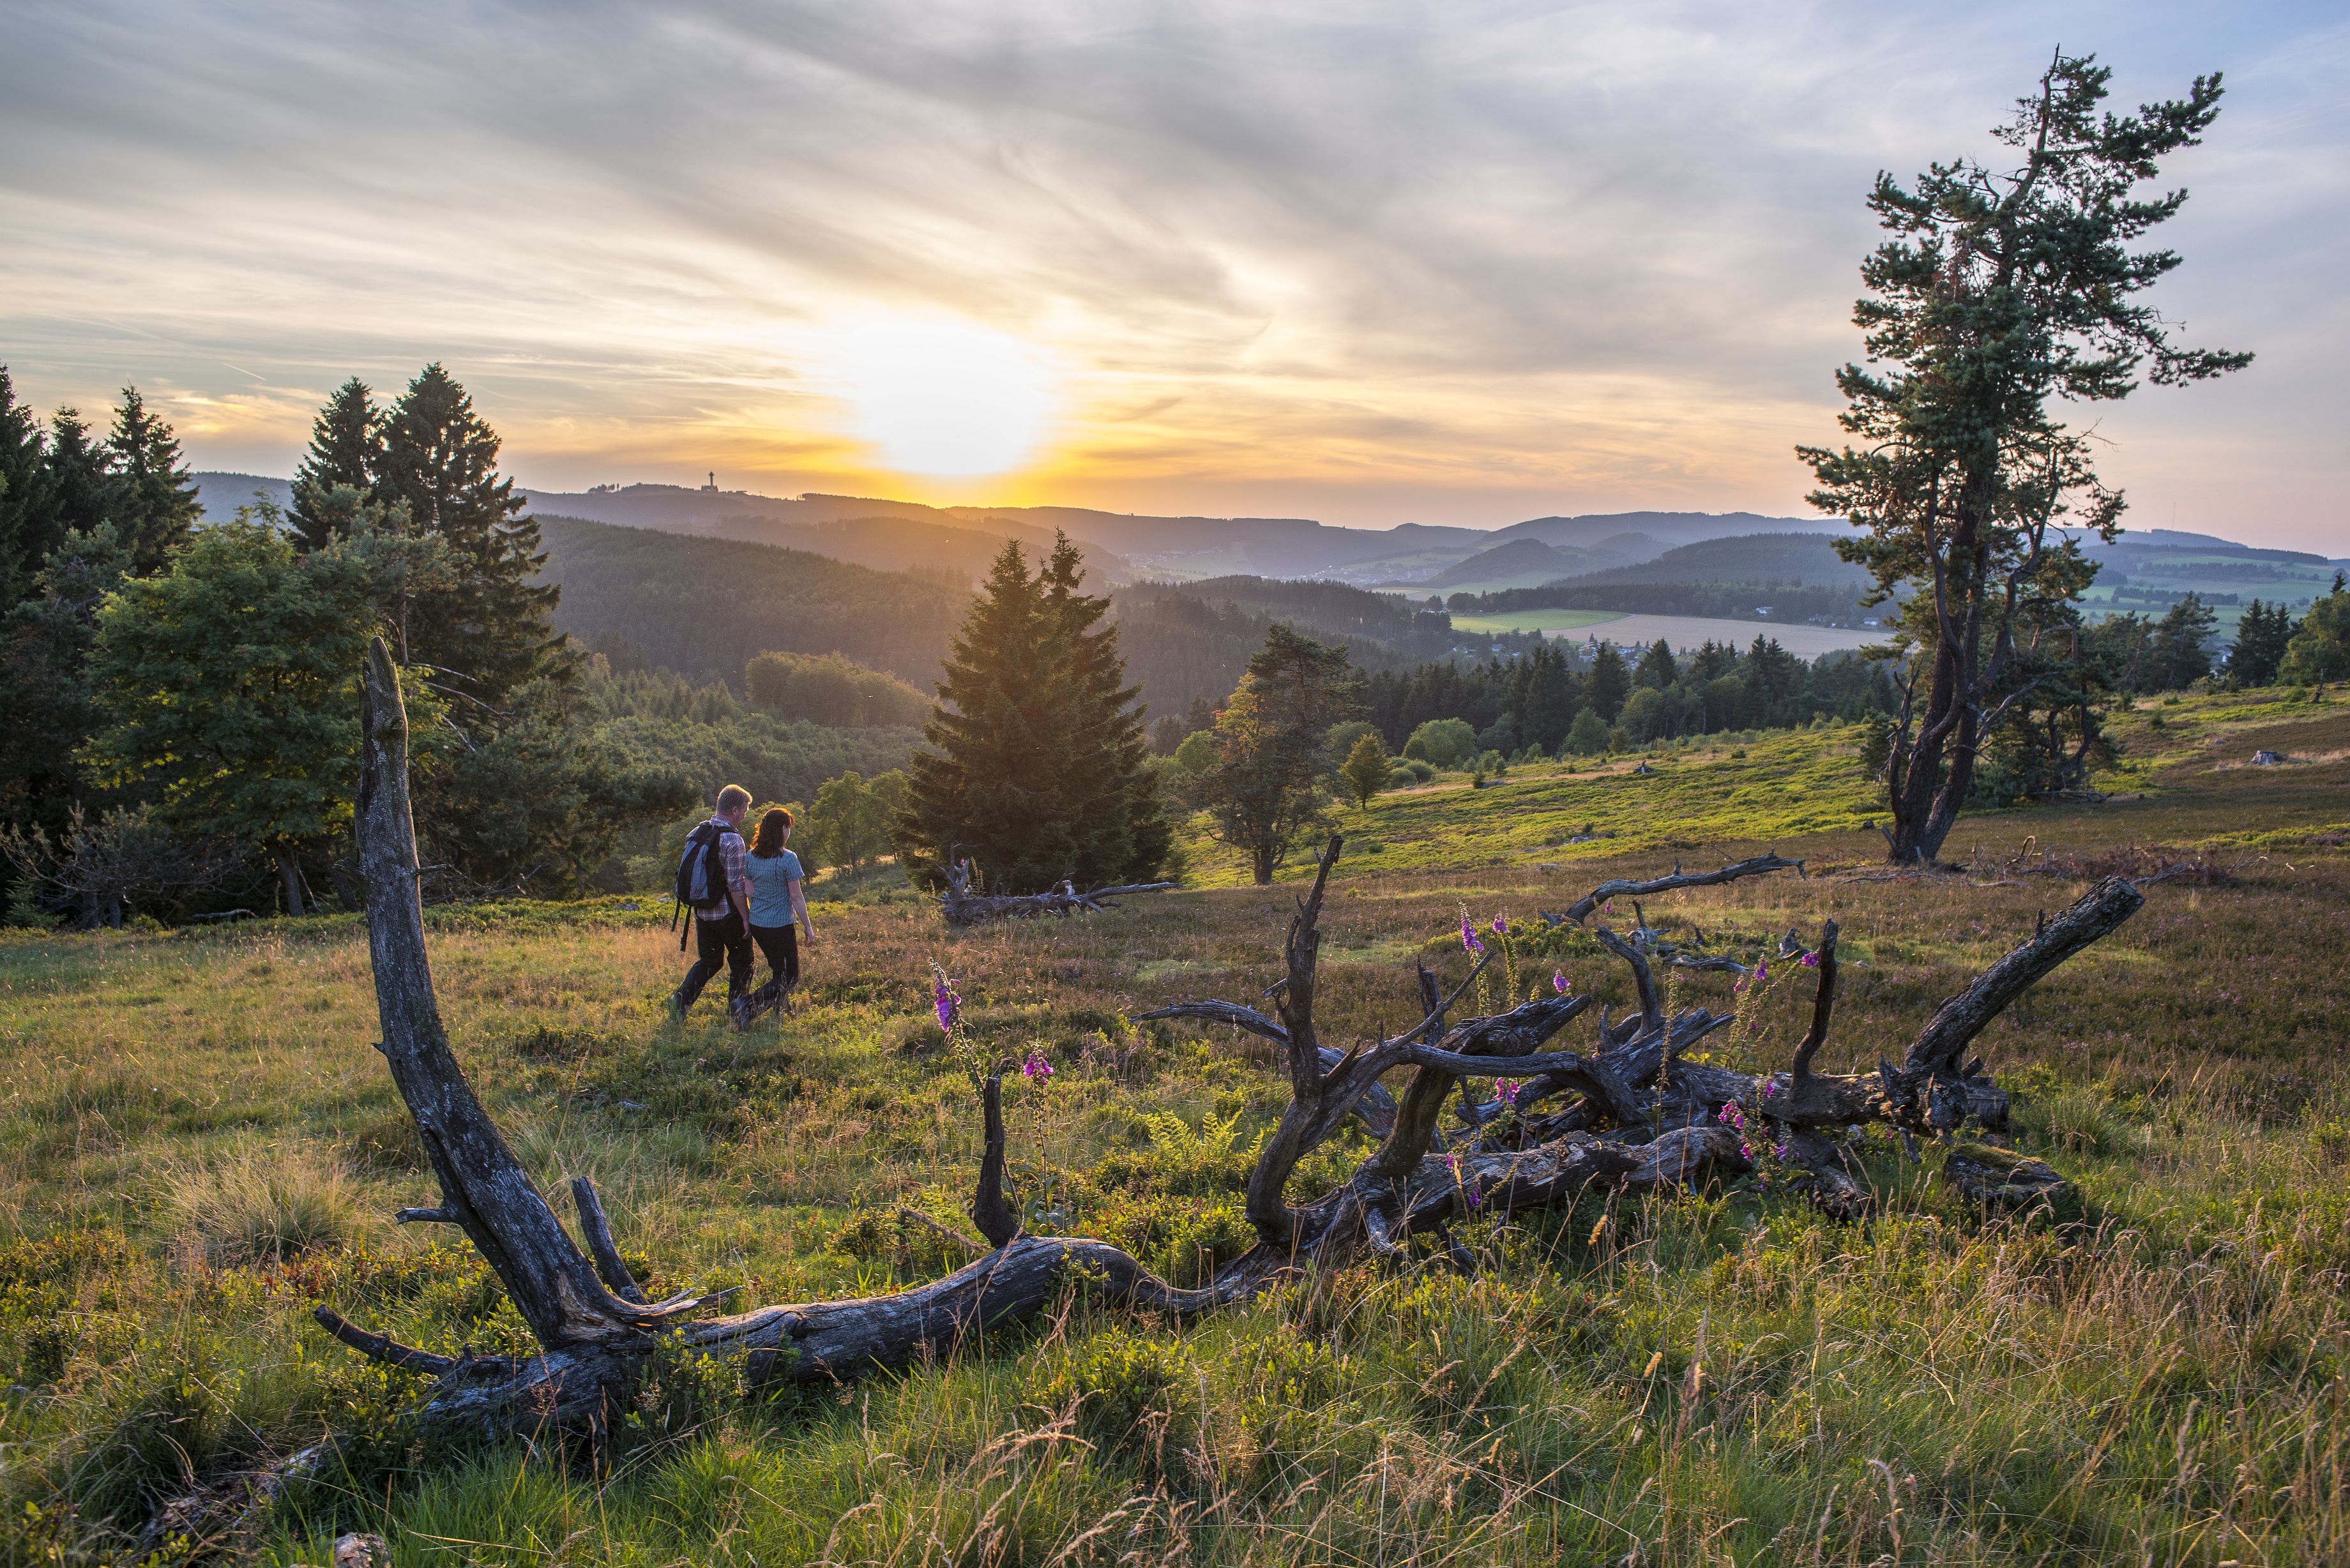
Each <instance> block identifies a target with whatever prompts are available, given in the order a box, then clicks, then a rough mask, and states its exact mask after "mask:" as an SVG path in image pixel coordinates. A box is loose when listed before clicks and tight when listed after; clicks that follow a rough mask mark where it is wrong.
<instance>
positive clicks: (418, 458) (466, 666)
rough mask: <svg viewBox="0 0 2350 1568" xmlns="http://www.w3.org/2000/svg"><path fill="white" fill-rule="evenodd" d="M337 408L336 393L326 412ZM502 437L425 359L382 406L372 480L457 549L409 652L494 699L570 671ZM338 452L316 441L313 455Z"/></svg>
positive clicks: (456, 684) (533, 528) (422, 529)
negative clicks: (505, 471)
mask: <svg viewBox="0 0 2350 1568" xmlns="http://www.w3.org/2000/svg"><path fill="white" fill-rule="evenodd" d="M349 389H350V388H349V386H348V385H346V387H345V389H344V393H348V391H349ZM344 393H338V394H337V396H338V400H342V399H343V398H344ZM333 414H334V406H333V405H330V406H329V412H328V415H322V416H321V420H322V421H327V422H329V423H330V424H332V423H334V421H332V420H330V419H329V415H333ZM342 417H344V416H336V418H337V419H340V418H342ZM498 446H499V441H498V436H497V432H496V431H493V430H492V429H491V428H490V427H489V425H488V424H487V423H486V422H485V421H484V420H483V419H482V417H481V416H480V415H479V414H477V413H475V412H474V411H473V399H472V398H471V397H470V396H468V395H467V393H466V391H465V389H464V388H463V387H462V386H460V385H458V384H457V382H456V380H455V379H453V378H452V377H451V376H450V374H449V373H448V371H446V370H445V369H442V367H441V366H440V365H438V364H432V365H427V366H426V367H425V368H424V369H423V370H422V371H421V372H420V373H419V374H418V375H417V377H416V379H414V380H413V381H411V382H410V383H409V385H408V390H407V392H406V393H405V394H404V395H403V396H402V397H401V398H400V401H399V402H397V403H395V404H393V405H392V407H391V409H390V410H389V412H388V413H387V414H386V415H385V417H384V420H383V450H382V455H381V470H380V472H378V473H377V474H376V475H375V483H374V487H373V488H374V499H376V500H377V501H379V502H381V503H383V504H386V505H395V504H400V503H405V504H407V506H408V511H409V517H410V519H411V526H412V527H413V528H414V529H415V530H416V531H417V532H418V533H420V534H423V535H431V536H433V537H437V538H439V539H441V540H442V542H443V543H444V544H445V545H446V546H447V548H448V551H449V556H450V566H451V572H450V580H449V582H448V585H447V586H446V587H442V588H439V589H436V590H434V591H432V592H430V593H424V594H419V595H417V596H416V597H415V601H414V603H413V604H412V605H411V607H410V612H409V646H410V652H411V658H412V659H414V660H415V661H416V662H418V663H421V664H425V665H429V666H431V667H432V668H433V670H435V671H436V672H437V675H438V678H439V679H441V680H446V681H448V682H450V683H451V685H452V688H453V690H454V691H457V692H459V693H462V694H463V696H465V697H469V698H472V699H473V700H475V701H479V702H482V703H484V704H488V705H491V706H493V707H494V706H497V705H499V704H501V703H503V702H504V701H505V700H506V698H507V697H508V696H509V695H511V694H512V693H513V692H514V691H515V689H516V688H517V687H519V686H521V685H522V684H523V683H524V682H525V681H527V680H534V679H536V678H538V677H541V676H554V677H556V678H558V679H561V678H564V677H565V676H566V675H567V657H568V656H567V654H565V653H564V651H563V645H562V642H561V639H558V638H557V637H556V635H555V631H554V628H553V624H552V620H551V618H552V616H553V613H554V610H555V607H556V601H557V599H558V598H559V597H560V594H561V590H560V589H559V588H558V587H556V586H554V585H552V584H546V583H542V582H540V581H538V580H537V579H538V570H539V567H540V566H541V565H543V564H544V562H545V560H546V556H544V555H543V554H541V553H540V550H539V536H538V524H536V522H534V521H533V520H531V519H529V518H527V517H524V516H521V515H519V514H520V513H521V511H522V509H523V507H524V505H525V502H524V500H523V498H522V497H521V496H518V495H516V494H515V493H514V481H513V480H511V479H504V478H501V477H500V476H499V474H498V471H497V460H498ZM330 455H331V454H330V452H326V451H321V450H320V449H319V448H318V447H317V445H316V444H315V442H314V445H313V449H312V459H313V462H317V463H323V462H326V461H328V457H329V456H330Z"/></svg>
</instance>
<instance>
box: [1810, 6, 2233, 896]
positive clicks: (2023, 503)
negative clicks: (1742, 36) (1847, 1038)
mask: <svg viewBox="0 0 2350 1568" xmlns="http://www.w3.org/2000/svg"><path fill="white" fill-rule="evenodd" d="M2110 75H2111V73H2110V72H2109V71H2107V70H2106V68H2105V67H2101V66H2098V65H2097V64H2095V60H2094V58H2093V57H2087V56H2083V57H2071V56H2067V55H2064V54H2063V53H2061V52H2060V53H2059V54H2058V55H2057V56H2056V57H2055V58H2054V60H2053V61H2052V62H2051V64H2050V65H2049V67H2048V69H2047V70H2046V71H2045V72H2044V73H2043V75H2042V77H2041V78H2040V83H2039V88H2038V90H2037V91H2035V92H2034V93H2033V95H2032V96H2031V97H2029V98H2026V99H2022V101H2021V103H2020V105H2019V108H2018V110H2017V113H2016V115H2015V117H2014V118H2013V119H2011V120H2010V121H2009V122H2008V123H2007V124H2006V125H2005V126H2003V127H2002V128H2001V129H2000V130H1998V132H1997V133H1996V134H1997V135H1998V137H1999V140H2001V141H2002V142H2003V143H2005V144H2006V145H2007V146H2008V147H2010V148H2012V149H2013V150H2014V162H2013V163H2012V166H2011V167H2009V168H2007V169H2005V170H1995V169H1991V168H1987V167H1985V166H1984V165H1982V164H1981V163H1978V162H1976V161H1974V160H1972V159H1963V158H1962V159H1960V160H1957V161H1953V162H1950V163H1937V164H1934V165H1932V166H1931V167H1929V169H1928V171H1926V173H1924V174H1923V175H1921V176H1919V177H1918V180H1916V181H1915V182H1913V183H1911V184H1909V185H1907V186H1905V185H1903V184H1902V183H1900V182H1898V181H1897V180H1896V179H1894V177H1893V176H1892V175H1890V174H1879V175H1878V176H1877V187H1876V189H1875V190H1874V191H1873V192H1871V193H1870V196H1869V199H1868V205H1869V208H1870V210H1871V211H1873V212H1875V213H1877V216H1878V218H1879V220H1880V221H1881V223H1882V224H1883V226H1884V227H1885V228H1886V229H1887V230H1888V231H1890V232H1891V234H1892V237H1891V238H1890V239H1888V240H1887V241H1886V242H1885V243H1884V244H1881V245H1879V246H1878V247H1877V250H1876V252H1875V253H1874V254H1871V255H1870V256H1869V258H1868V259H1867V260H1866V262H1864V263H1863V264H1862V265H1861V277H1862V279H1863V281H1864V282H1865V283H1866V285H1867V287H1868V294H1867V296H1866V297H1864V298H1863V299H1861V300H1860V302H1859V303H1858V304H1857V305H1856V306H1855V307H1854V312H1853V317H1854V320H1855V322H1856V324H1857V325H1858V326H1859V327H1861V328H1862V330H1863V331H1864V332H1865V333H1866V339H1865V341H1866V347H1867V350H1868V356H1869V363H1868V364H1867V365H1866V366H1863V365H1846V367H1845V368H1844V369H1842V370H1840V371H1838V372H1837V375H1836V384H1837V386H1838V387H1839V388H1840V389H1842V390H1843V392H1844V394H1845V396H1846V399H1848V400H1849V405H1850V406H1849V407H1848V408H1847V409H1846V410H1845V412H1844V413H1843V414H1842V415H1840V416H1839V419H1840V421H1841V422H1842V424H1843V426H1844V428H1845V430H1846V431H1848V432H1850V434H1851V435H1852V436H1853V437H1855V438H1856V441H1855V443H1854V444H1849V445H1846V446H1844V447H1841V448H1838V449H1835V450H1830V449H1828V448H1825V447H1802V448H1798V449H1797V451H1798V453H1799V454H1800V455H1801V456H1802V458H1803V459H1804V462H1806V463H1808V464H1810V466H1811V468H1812V471H1813V472H1814V474H1815V475H1816V476H1817V478H1818V480H1819V489H1817V490H1816V491H1814V493H1813V494H1812V496H1811V501H1812V504H1814V506H1817V507H1819V508H1820V509H1821V510H1823V511H1825V512H1830V513H1835V514H1839V515H1841V516H1844V517H1846V518H1847V519H1849V520H1850V521H1851V522H1852V524H1854V526H1856V528H1858V529H1860V530H1861V531H1862V534H1861V536H1860V537H1858V538H1856V539H1846V540H1842V541H1839V542H1838V544H1837V549H1838V550H1839V551H1840V552H1841V553H1842V554H1843V556H1845V558H1846V560H1849V561H1853V562H1856V563H1858V564H1860V565H1863V566H1866V567H1867V568H1868V569H1869V571H1870V573H1871V574H1872V576H1874V577H1875V579H1876V589H1877V600H1878V602H1882V601H1883V600H1886V599H1890V598H1893V597H1896V596H1897V594H1906V595H1907V596H1908V597H1906V599H1905V601H1904V602H1903V603H1902V605H1901V607H1900V608H1899V609H1898V611H1897V612H1896V615H1895V617H1894V618H1893V621H1892V625H1893V627H1894V628H1895V633H1894V637H1893V639H1892V641H1891V644H1890V649H1889V651H1890V652H1891V653H1892V654H1893V656H1894V657H1896V658H1897V659H1898V661H1899V663H1900V665H1901V668H1902V670H1903V677H1902V701H1901V707H1900V711H1899V713H1898V717H1897V719H1896V722H1895V723H1894V725H1893V728H1892V730H1891V732H1890V734H1889V737H1888V739H1889V742H1890V743H1889V756H1888V759H1887V794H1888V804H1889V805H1890V807H1891V815H1892V818H1893V826H1892V827H1891V828H1890V829H1889V830H1888V831H1887V842H1888V846H1889V848H1890V851H1891V857H1892V858H1893V859H1894V860H1896V861H1899V862H1908V863H1916V862H1930V861H1931V860H1933V859H1934V857H1936V856H1937V855H1938V854H1939V852H1940V850H1941V847H1942V841H1943V840H1944V839H1945V838H1946V837H1948V836H1949V835H1950V827H1951V825H1952V823H1953V822H1954V821H1955V820H1956V818H1957V816H1958V812H1959V807H1960V805H1961V804H1963V803H1964V801H1965V800H1966V798H1967V792H1968V789H1969V787H1970V784H1972V782H1973V777H1974V772H1975V765H1976V760H1977V754H1978V752H1979V750H1980V748H1981V746H1982V744H1983V742H1984V741H1985V739H1986V737H1987V736H1988V735H1989V734H1990V733H1991V732H1992V731H1994V730H1996V729H1997V728H1998V727H1999V726H2000V724H2001V723H2002V721H2003V720H2004V719H2005V718H2006V717H2007V715H2008V714H2009V713H2010V712H2011V711H2013V707H2014V705H2015V704H2017V703H2020V702H2022V701H2026V700H2027V698H2028V697H2029V695H2030V693H2031V691H2033V689H2034V686H2035V683H2036V680H2037V679H2038V678H2037V677H2036V676H2034V675H2033V673H2032V672H2031V669H2030V662H2031V661H2029V660H2028V659H2023V658H2022V657H2020V655H2019V652H2018V641H2017V634H2018V631H2019V628H2022V627H2024V626H2027V625H2029V624H2031V623H2033V622H2034V621H2035V620H2044V619H2045V618H2047V616H2048V613H2049V610H2050V607H2052V606H2053V605H2056V604H2061V603H2063V602H2064V601H2069V600H2074V599H2077V598H2078V597H2079V596H2080V593H2081V590H2082V589H2083V588H2085V587H2086V586H2087V585H2088V582H2089V580H2090V578H2091V576H2094V573H2095V568H2094V567H2093V566H2091V565H2090V564H2089V563H2088V562H2087V561H2085V560H2084V559H2083V558H2082V556H2081V555H2080V552H2079V549H2078V547H2077V545H2076V543H2075V538H2074V535H2068V534H2066V533H2065V532H2064V528H2065V526H2066V525H2067V524H2070V525H2073V526H2076V527H2081V528H2085V529H2086V530H2087V531H2089V532H2091V533H2095V534H2097V535H2101V536H2103V537H2106V538H2111V537H2112V536H2113V535H2114V534H2115V533H2116V530H2117V527H2118V524H2119V522H2120V518H2121V512H2122V498H2121V496H2120V494H2119V493H2116V492H2115V491H2112V490H2110V489H2108V488H2106V486H2105V485H2104V484H2102V483H2100V482H2099V481H2098V478H2097V475H2096V472H2095V469H2094V468H2093V467H2092V466H2091V464H2090V461H2089V449H2088V439H2087V437H2086V436H2085V435H2084V434H2083V433H2081V432H2079V431H2074V430H2073V429H2071V428H2069V427H2067V426H2066V425H2064V423H2062V422H2061V421H2058V420H2057V419H2056V418H2055V417H2054V413H2053V412H2052V411H2051V410H2050V408H2049V404H2050V402H2051V401H2052V400H2058V399H2063V400H2072V401H2079V402H2095V401H2112V400H2116V399H2120V398H2124V397H2126V396H2128V395H2129V393H2130V392H2132V391H2133V390H2135V389H2137V385H2138V381H2139V379H2140V377H2141V376H2146V377H2150V379H2153V380H2154V381H2155V382H2156V383H2157V384H2158V385H2178V384H2183V383H2186V382H2189V381H2199V380H2204V379H2209V378H2210V377H2213V376H2217V375H2220V374H2221V373H2223V372H2225V371H2229V370H2233V369H2239V368H2241V367H2242V366H2243V365H2245V364H2247V363H2249V362H2250V360H2251V356H2250V355H2248V354H2231V353H2224V352H2220V351H2218V350H2212V349H2188V348H2179V347H2178V346H2176V345H2174V344H2173V343H2172V342H2171V341H2170V336H2169V332H2168V328H2167V327H2166V325H2165V323H2164V322H2163V320H2162V318H2161V317H2160V316H2159V315H2158V314H2157V312H2156V311H2155V309H2154V307H2153V306H2150V305H2147V304H2145V303H2143V302H2142V301H2141V300H2140V299H2139V298H2138V297H2137V296H2139V295H2140V294H2142V293H2143V292H2144V291H2145V290H2146V289H2147V288H2149V287H2151V286H2153V285H2154V284H2155V283H2156V282H2157V281H2158V279H2160V278H2161V277H2162V276H2163V275H2165V274H2166V273H2168V272H2169V271H2171V270H2172V269H2173V268H2174V267H2176V266H2178V265H2179V259H2180V258H2179V256H2178V253H2177V252H2175V251H2168V250H2134V249H2132V246H2133V244H2135V243H2136V242H2137V241H2138V240H2140V239H2141V238H2142V237H2143V236H2144V235H2145V234H2147V232H2148V231H2150V230H2151V229H2153V228H2154V227H2155V225H2157V224H2158V223H2163V222H2164V221H2166V220H2168V218H2170V217H2172V216H2173V215H2174V214H2176V213H2178V210H2179V207H2180V205H2181V204H2182V203H2183V202H2185V201H2186V199H2187V192H2185V191H2183V190H2178V191H2170V192H2159V193H2141V192H2140V191H2139V186H2140V185H2141V184H2143V183H2144V182H2147V181H2150V180H2152V179H2154V178H2155V177H2156V176H2157V174H2158V172H2159V164H2160V161H2161V160H2162V159H2163V158H2165V157H2167V156H2168V155H2169V154H2171V153H2173V152H2176V151H2178V150H2180V149H2182V148H2186V147H2192V146H2194V145H2195V144H2196V143H2197V141H2198V140H2199V139H2200V137H2201V135H2202V132H2203V131H2204V130H2205V129H2206V128H2207V127H2209V126H2210V124H2211V122H2212V120H2213V119H2214V118H2215V117H2216V116H2217V115H2218V113H2219V108H2220V78H2219V76H2218V75H2217V74H2216V73H2214V74H2213V75H2211V76H2209V77H2199V78H2196V79H2195V83H2194V85H2193V86H2192V88H2189V92H2188V95H2187V96H2186V97H2185V98H2184V99H2171V100H2168V101H2165V102H2160V103H2154V104H2148V105H2147V106H2145V107H2144V108H2141V109H2139V110H2138V111H2137V113H2135V114H2126V115H2116V114H2112V113H2110V112H2106V111H2105V110H2103V109H2101V108H2100V106H2101V105H2102V104H2103V102H2104V100H2105V99H2106V80H2107V78H2108V77H2109V76H2110Z"/></svg>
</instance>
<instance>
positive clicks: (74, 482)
mask: <svg viewBox="0 0 2350 1568" xmlns="http://www.w3.org/2000/svg"><path fill="white" fill-rule="evenodd" d="M111 455H112V454H110V453H109V452H108V451H107V449H106V444H105V443H104V442H103V441H92V440H91V439H90V434H89V427H88V425H86V424H84V423H82V419H81V415H80V413H79V412H78V411H77V410H73V409H59V410H57V412H56V413H55V414H53V415H51V416H50V419H49V450H48V454H47V458H46V459H45V460H44V462H43V463H42V478H43V480H44V483H45V487H46V489H47V503H48V510H49V525H50V526H51V527H53V528H55V529H56V530H57V538H58V539H60V540H62V539H63V538H64V537H65V535H68V533H73V534H88V533H90V532H92V531H94V530H95V529H96V528H97V527H98V526H99V524H102V523H105V522H107V521H109V519H110V517H111V516H112V514H113V511H114V502H115V482H114V473H113V471H112V465H111V462H110V461H109V459H110V457H111ZM54 547H55V546H54V545H53V546H52V548H54Z"/></svg>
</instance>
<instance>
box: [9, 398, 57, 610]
mask: <svg viewBox="0 0 2350 1568" xmlns="http://www.w3.org/2000/svg"><path fill="white" fill-rule="evenodd" d="M48 455H49V452H48V437H47V433H46V432H44V431H42V429H41V421H40V420H39V418H38V417H37V416H36V415H35V414H34V412H33V410H32V409H31V408H30V407H28V406H27V405H26V404H24V403H20V402H18V401H17V400H16V384H15V383H14V382H13V381H11V380H10V379H9V377H8V368H7V367H6V366H5V365H0V606H6V605H14V604H16V602H17V601H18V600H19V599H22V598H24V597H26V595H28V594H30V593H32V592H33V591H34V588H33V579H34V578H35V576H37V575H38V574H39V572H40V570H41V564H42V563H43V562H44V561H47V559H48V558H49V552H50V551H52V550H54V549H56V548H57V543H58V540H59V539H60V537H61V536H62V535H63V534H64V529H63V527H62V526H61V525H60V524H59V523H58V522H57V516H56V514H55V512H54V511H53V510H52V508H51V507H50V505H49V501H48V488H49V476H48Z"/></svg>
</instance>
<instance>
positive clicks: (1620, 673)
mask: <svg viewBox="0 0 2350 1568" xmlns="http://www.w3.org/2000/svg"><path fill="white" fill-rule="evenodd" d="M1584 689H1585V691H1586V692H1587V693H1588V694H1589V696H1590V699H1591V705H1592V706H1593V707H1594V708H1596V709H1597V710H1598V711H1599V716H1600V717H1601V718H1602V719H1605V720H1607V722H1609V723H1611V724H1612V723H1614V722H1616V715H1617V714H1618V713H1621V712H1622V711H1624V699H1625V698H1627V697H1629V696H1630V695H1631V694H1632V671H1631V670H1629V669H1628V668H1627V667H1626V665H1625V663H1624V655H1623V654H1622V653H1620V652H1619V651H1617V647H1616V645H1615V644H1614V643H1612V642H1603V643H1601V644H1600V645H1599V655H1598V657H1597V658H1596V659H1593V660H1592V661H1591V678H1590V680H1588V681H1587V682H1586V684H1585V688H1584Z"/></svg>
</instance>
